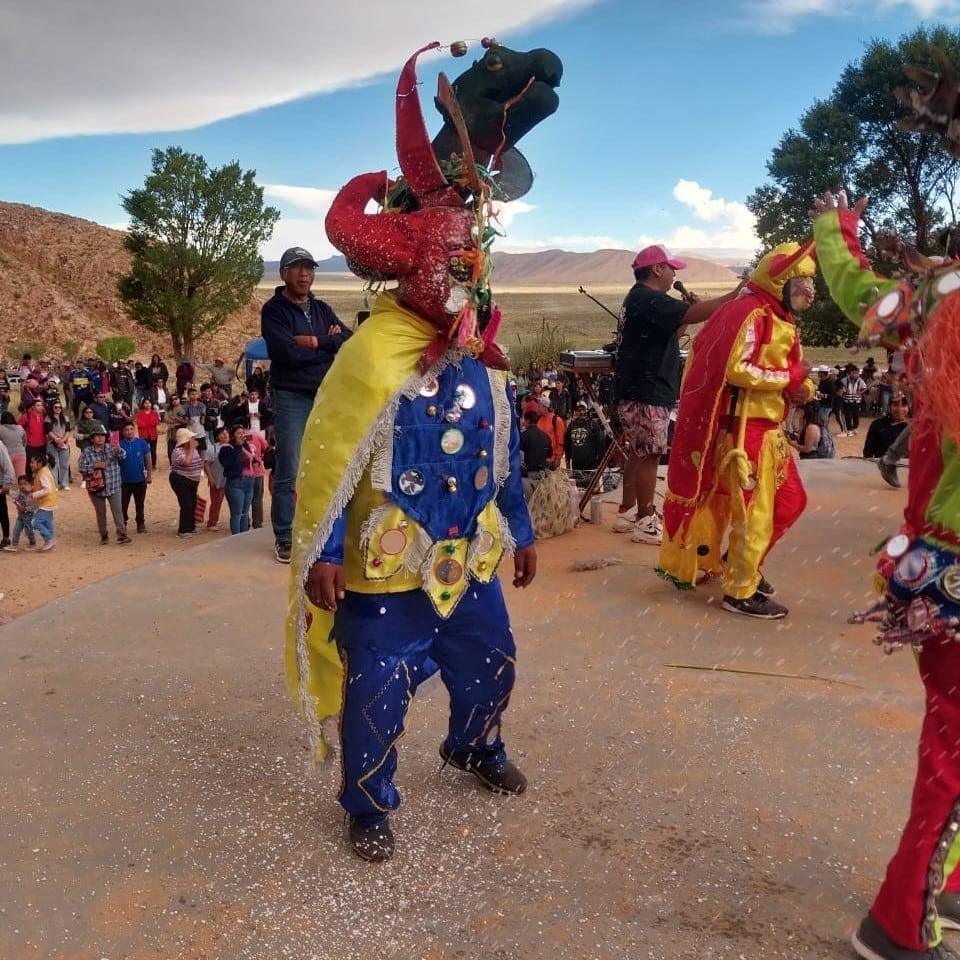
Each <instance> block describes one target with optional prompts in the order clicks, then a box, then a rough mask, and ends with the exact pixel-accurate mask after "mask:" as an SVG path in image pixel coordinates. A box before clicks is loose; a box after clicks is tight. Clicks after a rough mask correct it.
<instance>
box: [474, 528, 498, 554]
mask: <svg viewBox="0 0 960 960" xmlns="http://www.w3.org/2000/svg"><path fill="white" fill-rule="evenodd" d="M495 543H496V540H495V539H494V536H493V534H492V533H491V532H490V531H489V530H481V531H480V533H479V535H478V536H477V553H480V554H484V553H489V552H490V551H491V550H492V549H493V545H494V544H495Z"/></svg>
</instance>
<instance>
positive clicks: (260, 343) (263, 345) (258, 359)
mask: <svg viewBox="0 0 960 960" xmlns="http://www.w3.org/2000/svg"><path fill="white" fill-rule="evenodd" d="M269 360H270V355H269V354H268V353H267V341H266V340H264V339H263V337H255V338H254V339H253V340H248V341H247V344H246V346H245V347H244V348H243V353H241V354H240V358H239V359H238V360H237V378H238V379H239V380H240V382H241V383H246V382H247V381H248V380H249V379H250V374H252V373H253V368H254V367H255V366H257V365H258V364H261V365H262V364H263V363H264V361H267V362H269Z"/></svg>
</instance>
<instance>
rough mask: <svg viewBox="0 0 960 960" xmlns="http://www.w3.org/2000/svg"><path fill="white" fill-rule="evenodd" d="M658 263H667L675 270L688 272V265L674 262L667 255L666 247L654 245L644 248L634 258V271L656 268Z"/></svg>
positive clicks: (678, 261) (679, 261)
mask: <svg viewBox="0 0 960 960" xmlns="http://www.w3.org/2000/svg"><path fill="white" fill-rule="evenodd" d="M658 263H666V264H668V265H669V266H671V267H673V269H674V270H686V269H687V265H686V264H685V263H684V262H683V261H682V260H674V259H673V257H671V256H670V254H669V253H667V251H666V249H665V248H664V247H661V246H659V245H658V244H654V245H653V246H652V247H644V248H643V249H642V250H641V251H640V252H639V253H638V254H637V255H636V256H635V257H634V258H633V269H634V270H639V269H641V268H642V267H655V266H656V265H657V264H658Z"/></svg>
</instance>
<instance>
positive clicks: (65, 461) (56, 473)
mask: <svg viewBox="0 0 960 960" xmlns="http://www.w3.org/2000/svg"><path fill="white" fill-rule="evenodd" d="M47 456H48V457H49V458H50V460H51V461H53V479H54V480H56V482H57V486H58V487H59V488H60V489H61V490H63V489H65V488H66V487H69V486H70V450H69V448H68V447H58V446H57V445H56V444H55V443H48V444H47Z"/></svg>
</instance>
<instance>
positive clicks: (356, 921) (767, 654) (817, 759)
mask: <svg viewBox="0 0 960 960" xmlns="http://www.w3.org/2000/svg"><path fill="white" fill-rule="evenodd" d="M802 468H803V471H804V473H805V476H806V480H807V487H808V491H809V494H810V499H811V505H810V508H809V509H808V511H807V513H806V515H805V516H804V517H803V519H802V520H801V521H800V522H799V523H798V525H797V526H796V527H795V528H794V530H793V531H792V533H791V534H790V535H788V538H787V539H786V541H785V542H784V543H783V544H782V545H781V546H780V548H778V550H777V552H776V553H775V555H774V556H773V557H771V560H770V563H769V564H768V565H767V568H766V573H767V576H768V578H769V579H770V580H772V581H773V582H775V583H776V584H777V586H778V587H779V591H780V592H779V598H780V599H781V600H783V602H785V603H786V604H787V605H788V606H789V607H790V608H791V614H790V616H789V617H788V618H787V619H786V620H784V621H779V622H773V623H764V622H756V621H752V620H747V619H743V618H738V617H736V616H734V615H731V614H729V613H724V612H723V611H722V610H721V609H720V604H719V599H720V597H719V590H718V588H717V587H710V588H707V589H704V590H700V591H697V592H696V593H695V594H690V593H684V594H681V593H678V592H677V591H675V590H674V589H673V588H672V587H671V586H669V585H668V584H665V583H663V582H662V581H660V580H658V579H657V578H656V577H655V576H654V574H653V573H652V567H653V566H654V564H655V562H656V553H657V552H656V549H654V548H651V547H646V546H642V545H637V544H632V543H630V542H629V538H627V537H625V536H618V535H615V534H613V533H612V532H611V531H610V530H609V529H608V528H607V529H603V528H600V529H598V528H595V527H590V526H589V525H584V526H581V527H579V528H578V529H577V530H576V531H575V532H574V533H573V534H570V535H568V536H566V537H562V538H560V539H557V540H555V541H549V542H545V543H542V544H541V545H540V548H539V552H540V557H541V569H540V574H539V576H538V579H537V581H536V584H535V585H534V586H533V587H531V588H530V589H529V590H527V591H525V592H518V591H513V590H512V589H511V590H510V591H509V592H510V601H511V606H512V610H513V614H514V630H515V633H516V634H517V638H518V642H519V646H520V663H519V668H518V669H519V676H518V684H517V689H516V694H515V697H514V700H513V703H512V705H511V708H510V711H509V713H508V723H507V725H506V729H505V736H506V737H507V738H508V742H509V744H510V747H511V750H512V755H513V756H514V758H515V759H516V760H517V761H518V762H519V763H520V765H521V766H522V767H523V769H524V770H525V771H526V772H527V774H528V775H529V777H530V780H531V788H530V791H529V792H528V793H527V794H526V795H525V796H524V797H522V798H517V799H510V800H504V799H498V798H495V797H492V796H491V795H489V794H487V793H485V792H483V791H482V790H481V788H480V787H479V786H478V785H477V784H475V782H474V781H473V780H472V779H471V778H469V777H467V776H465V775H463V774H460V773H457V772H455V771H452V770H449V769H448V770H446V771H444V772H443V773H442V774H441V773H439V772H438V769H439V761H438V758H437V746H438V743H439V741H440V739H441V737H442V733H443V729H444V716H445V697H444V691H443V689H442V687H441V686H439V685H434V686H432V687H430V688H429V689H427V690H424V691H423V692H422V694H421V696H420V697H419V698H418V699H417V702H416V703H415V705H414V706H413V708H412V710H411V713H410V723H409V731H408V734H407V737H406V739H405V740H404V742H403V744H402V747H401V762H400V772H399V777H398V783H399V785H400V787H401V790H402V791H403V794H404V799H405V802H404V805H403V807H402V808H401V810H400V812H399V813H398V815H397V816H396V817H395V827H396V831H397V836H398V845H399V846H398V853H397V856H396V857H395V859H394V860H393V861H392V862H390V863H388V864H384V865H379V866H377V865H370V864H365V863H363V862H361V861H360V860H358V859H357V858H356V857H355V856H353V854H352V853H350V852H349V850H348V849H347V847H346V845H345V840H344V825H343V818H342V814H341V812H340V809H339V807H338V805H337V804H336V802H335V787H336V783H335V780H336V775H337V771H336V769H335V767H334V768H327V769H325V771H324V772H323V773H321V774H318V773H317V772H315V771H313V770H311V769H309V768H308V764H307V754H306V750H305V741H304V737H303V735H302V731H301V728H300V725H299V721H298V720H297V719H296V717H295V716H294V713H293V710H292V708H291V706H290V704H289V702H288V699H287V696H286V692H285V690H284V688H283V683H282V676H281V673H282V635H281V622H282V618H283V610H284V603H285V588H286V576H287V569H286V568H284V567H281V566H280V565H278V564H276V563H273V562H272V561H271V555H270V540H269V537H268V536H264V535H263V534H264V533H266V531H261V532H257V533H251V534H248V535H245V536H243V537H236V538H233V539H230V540H229V541H222V542H220V543H216V544H209V545H207V546H201V547H198V548H196V549H193V550H190V551H188V552H186V553H183V554H180V555H178V556H177V557H175V558H171V559H169V560H167V561H162V562H158V563H155V564H154V565H152V566H150V567H144V568H140V569H136V570H131V571H129V572H127V573H125V574H122V575H120V576H117V577H114V578H112V579H110V580H106V581H103V582H101V583H99V584H96V585H94V586H91V587H89V588H87V589H85V590H83V591H82V592H80V593H77V594H74V595H72V596H70V597H66V598H63V599H61V600H58V601H56V602H54V603H51V604H49V605H48V606H46V607H43V608H42V609H40V610H38V611H35V612H34V613H32V614H30V615H27V616H25V617H22V618H20V619H18V620H16V621H15V622H13V623H12V624H9V625H7V626H4V627H3V628H2V630H0V717H2V720H0V722H2V729H3V737H2V741H0V742H2V748H0V772H2V781H0V790H2V794H3V824H2V827H0V958H3V960H34V958H43V960H88V958H89V960H100V958H104V960H174V958H177V960H179V958H186V960H211V958H225V960H279V958H295V960H354V958H356V960H361V958H363V960H369V958H373V957H376V958H404V960H408V958H409V960H453V958H481V957H483V958H491V960H541V958H543V960H546V958H571V960H573V958H576V960H585V958H592V960H607V958H610V960H613V958H617V960H622V958H664V960H668V958H670V960H674V958H704V957H710V958H714V957H715V958H731V960H735V958H751V960H752V958H760V957H762V958H765V960H769V958H779V957H791V958H810V960H814V958H816V960H831V958H842V957H849V956H851V953H850V949H849V947H848V946H847V945H846V940H847V937H848V934H849V932H850V930H851V929H852V927H853V926H854V925H855V923H856V922H857V920H858V919H859V917H860V916H861V915H862V913H863V912H864V911H865V909H866V908H867V906H868V905H869V902H870V899H871V897H872V895H873V893H874V891H875V889H876V887H877V885H878V883H879V881H880V878H881V876H882V872H883V869H884V866H885V863H886V859H887V857H888V856H889V855H890V853H891V852H892V850H893V847H894V844H895V842H896V840H897V837H898V835H899V830H900V827H901V825H902V821H903V818H904V816H905V813H906V809H907V801H908V796H909V791H910V787H911V783H912V773H913V758H914V755H915V749H916V744H915V742H916V734H917V730H918V727H919V717H920V715H921V695H920V683H919V681H918V679H917V677H916V675H915V668H914V664H913V661H912V658H911V657H910V656H909V655H908V654H899V655H895V656H892V657H886V656H884V655H883V654H882V653H881V652H880V651H879V649H878V648H876V647H874V646H872V645H871V643H870V636H871V633H870V630H869V628H866V627H849V626H847V624H846V622H845V619H846V615H847V613H848V612H849V611H850V610H851V609H853V608H856V607H858V606H860V605H862V603H863V602H864V600H865V598H866V597H867V594H868V590H869V582H870V573H871V570H872V561H871V559H870V557H869V556H868V551H869V549H870V547H871V546H872V545H873V544H874V543H875V542H876V541H877V540H878V539H879V538H880V536H881V535H882V534H883V533H884V532H885V531H889V530H890V529H892V528H893V527H895V526H896V522H897V517H898V516H899V512H900V510H901V509H902V505H903V500H904V496H903V493H902V492H897V491H892V490H890V489H889V488H887V487H885V486H884V485H883V484H882V483H881V481H880V480H879V477H878V476H877V472H876V467H875V466H874V465H873V464H870V463H863V462H860V461H853V460H844V461H832V462H826V461H819V462H817V461H808V462H805V463H804V464H803V465H802ZM612 512H613V508H612V507H608V508H607V514H608V515H607V517H606V524H607V527H609V523H610V520H611V519H612ZM585 556H605V557H611V558H619V559H620V560H622V561H623V562H622V563H619V564H616V565H611V566H606V567H605V568H603V569H600V570H595V571H589V572H581V573H574V572H571V571H570V570H569V565H570V563H571V562H572V561H573V560H574V559H577V558H582V557H585Z"/></svg>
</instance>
